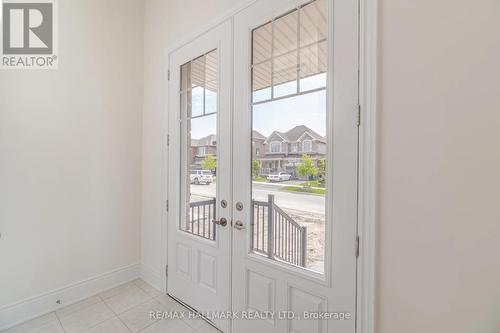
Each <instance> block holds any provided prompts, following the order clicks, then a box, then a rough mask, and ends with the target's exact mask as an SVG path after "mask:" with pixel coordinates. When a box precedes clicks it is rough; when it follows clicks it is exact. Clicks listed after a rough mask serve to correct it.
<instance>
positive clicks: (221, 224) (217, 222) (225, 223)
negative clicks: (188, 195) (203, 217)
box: [212, 217, 227, 227]
mask: <svg viewBox="0 0 500 333" xmlns="http://www.w3.org/2000/svg"><path fill="white" fill-rule="evenodd" d="M212 222H213V223H215V224H218V225H220V226H223V227H225V226H226V225H227V220H226V219H225V218H224V217H221V218H220V220H218V221H217V220H213V221H212Z"/></svg>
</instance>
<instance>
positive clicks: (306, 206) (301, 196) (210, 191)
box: [191, 182, 325, 214]
mask: <svg viewBox="0 0 500 333" xmlns="http://www.w3.org/2000/svg"><path fill="white" fill-rule="evenodd" d="M283 185H284V184H282V183H281V184H268V183H257V182H254V183H253V193H252V196H253V198H254V199H255V200H259V201H267V196H268V195H269V194H274V200H275V202H276V204H277V205H278V206H279V207H281V208H285V209H286V208H288V209H293V210H301V211H304V212H311V213H317V214H324V213H325V197H324V196H320V195H313V194H306V193H295V192H284V191H280V188H281V186H283ZM215 189H216V185H215V183H212V184H210V185H194V184H191V194H192V199H193V200H196V201H198V200H204V199H207V198H213V197H215Z"/></svg>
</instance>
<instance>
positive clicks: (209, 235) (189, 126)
mask: <svg viewBox="0 0 500 333" xmlns="http://www.w3.org/2000/svg"><path fill="white" fill-rule="evenodd" d="M217 64H218V55H217V50H213V51H211V52H209V53H207V54H204V55H202V56H200V57H198V58H196V59H193V60H191V61H190V62H188V63H185V64H184V65H182V66H181V89H180V95H181V129H182V130H181V147H182V148H181V163H182V164H181V179H184V186H183V188H182V189H181V192H182V193H181V198H183V200H182V201H181V205H182V206H183V207H182V211H183V212H184V218H182V216H181V220H180V225H179V228H180V229H181V230H183V231H185V232H187V233H190V234H192V235H195V236H198V237H202V238H205V239H208V240H214V241H215V240H216V237H217V234H216V228H215V224H214V222H213V221H214V220H215V219H216V193H217V185H216V184H217V105H218V104H217V86H218V82H217V72H218V68H217V66H218V65H217Z"/></svg>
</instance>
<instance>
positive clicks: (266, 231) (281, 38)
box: [250, 0, 328, 273]
mask: <svg viewBox="0 0 500 333" xmlns="http://www.w3.org/2000/svg"><path fill="white" fill-rule="evenodd" d="M326 12H327V10H326V1H324V0H316V1H313V2H310V3H308V4H306V5H304V6H302V7H300V8H298V9H296V10H294V11H291V12H289V13H288V14H286V15H283V16H281V17H279V18H277V19H275V20H273V21H271V22H269V23H267V24H265V25H263V26H261V27H259V28H256V29H255V30H254V31H253V32H252V54H253V57H252V104H253V105H252V165H251V167H250V170H251V173H252V205H253V207H252V223H251V226H252V228H251V233H250V236H251V239H250V243H251V244H250V249H251V251H252V252H253V253H254V254H257V255H262V256H266V257H268V258H270V259H273V260H277V261H281V262H284V263H287V264H290V265H295V266H299V267H304V268H307V269H309V270H313V271H316V272H320V273H323V272H324V261H325V259H324V256H325V229H326V223H328V221H327V220H326V204H325V202H326V201H325V196H326V186H325V184H326V157H327V156H326V154H327V138H326V112H327V108H326V86H327V84H326V72H327V54H326V52H327V47H326V36H327V31H326V16H327V14H326ZM269 51H270V54H268V52H269ZM266 52H267V53H266Z"/></svg>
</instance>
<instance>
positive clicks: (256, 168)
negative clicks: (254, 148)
mask: <svg viewBox="0 0 500 333" xmlns="http://www.w3.org/2000/svg"><path fill="white" fill-rule="evenodd" d="M259 173H260V162H259V161H257V160H253V161H252V174H253V178H254V179H256V178H257V177H259Z"/></svg>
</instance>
